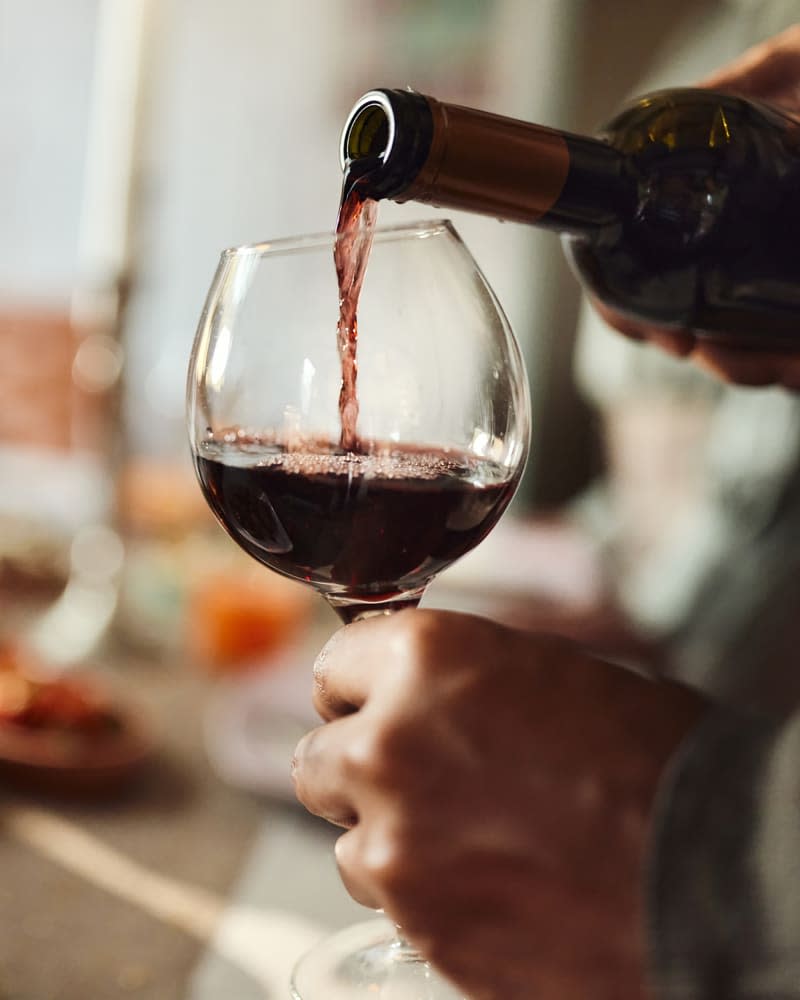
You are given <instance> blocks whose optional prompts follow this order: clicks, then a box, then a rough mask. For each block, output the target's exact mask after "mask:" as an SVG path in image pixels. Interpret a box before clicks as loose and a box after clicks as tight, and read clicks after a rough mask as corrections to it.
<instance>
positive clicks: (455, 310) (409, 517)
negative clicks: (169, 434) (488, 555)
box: [188, 221, 529, 621]
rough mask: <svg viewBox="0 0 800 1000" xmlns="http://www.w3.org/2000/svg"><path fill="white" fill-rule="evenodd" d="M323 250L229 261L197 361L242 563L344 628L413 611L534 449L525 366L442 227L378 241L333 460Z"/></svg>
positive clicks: (503, 503)
mask: <svg viewBox="0 0 800 1000" xmlns="http://www.w3.org/2000/svg"><path fill="white" fill-rule="evenodd" d="M337 239H342V237H341V236H340V237H337V236H335V235H332V234H321V235H315V236H304V237H297V238H291V239H286V240H277V241H275V242H270V243H262V244H255V245H251V246H245V247H239V248H236V249H233V250H228V251H225V252H224V253H223V254H222V257H221V259H220V264H219V267H218V269H217V273H216V275H215V278H214V281H213V283H212V287H211V290H210V293H209V296H208V300H207V303H206V307H205V310H204V312H203V316H202V318H201V322H200V325H199V329H198V334H197V337H196V340H195V346H194V350H193V353H192V359H191V363H190V372H189V386H188V419H189V433H190V438H191V445H192V451H193V455H194V458H195V465H196V469H197V473H198V477H199V480H200V483H201V485H202V488H203V491H204V493H205V496H206V499H207V500H208V503H209V505H210V506H211V508H212V510H213V511H214V513H215V514H216V516H217V518H218V519H219V520H220V522H221V523H222V524H223V526H224V527H225V529H226V530H227V531H228V533H229V534H230V535H231V536H232V537H233V538H234V539H235V541H236V542H237V543H238V544H239V545H241V546H242V547H243V548H244V549H245V550H246V551H247V552H248V553H249V554H250V555H251V556H253V557H254V558H255V559H257V560H259V561H260V562H262V563H263V564H264V565H266V566H269V567H270V568H271V569H274V570H276V571H277V572H279V573H282V574H284V575H286V576H289V577H292V578H294V579H296V580H301V581H304V582H306V583H307V584H309V585H311V586H312V587H314V588H315V589H316V590H318V591H319V592H320V593H322V594H323V595H324V596H325V597H326V599H327V600H328V601H329V603H330V604H331V605H332V606H333V607H334V608H335V609H336V610H337V611H338V613H339V614H340V616H341V617H342V618H343V619H344V620H346V621H347V620H351V619H353V618H354V617H358V616H361V615H363V614H365V613H368V612H369V611H376V610H386V609H393V608H397V607H401V606H404V605H408V604H414V603H416V602H417V601H418V600H419V597H420V596H421V594H422V592H423V591H424V589H425V587H426V585H427V584H428V583H429V582H430V581H431V580H432V579H433V577H434V576H435V575H436V574H437V573H439V572H440V571H441V570H443V569H445V568H446V567H447V566H449V565H450V564H451V563H452V562H453V561H454V560H456V559H457V558H458V557H459V556H461V555H463V554H464V553H465V552H467V551H468V550H470V549H471V548H473V547H474V546H475V545H476V544H477V543H478V542H479V541H480V540H481V539H482V538H483V537H485V535H486V534H487V533H488V532H489V531H490V530H491V528H492V527H493V525H494V524H495V523H496V522H497V520H498V518H499V517H500V515H501V514H502V512H503V511H504V510H505V508H506V507H507V505H508V503H509V501H510V500H511V497H512V496H513V493H514V490H515V489H516V486H517V483H518V481H519V477H520V475H521V472H522V468H523V465H524V461H525V457H526V453H527V447H528V427H529V404H528V396H527V381H526V378H525V374H524V368H523V364H522V360H521V357H520V354H519V350H518V348H517V345H516V342H515V340H514V338H513V336H512V334H511V331H510V328H509V325H508V323H507V321H506V319H505V316H504V315H503V312H502V310H501V308H500V307H499V305H498V303H497V300H496V298H495V296H494V294H493V293H492V291H491V289H490V288H489V286H488V284H487V282H486V280H485V279H484V277H483V275H482V274H481V272H480V270H479V269H478V267H477V265H476V264H475V261H474V260H473V258H472V256H471V255H470V253H469V252H468V250H467V249H466V247H465V246H464V244H463V243H462V241H461V240H460V238H459V237H458V235H457V234H456V232H455V230H454V229H453V227H452V226H451V224H450V223H449V222H446V221H429V222H422V223H417V224H412V225H405V226H397V227H386V228H377V229H375V230H374V233H373V235H372V249H371V254H370V257H369V264H368V267H367V271H366V277H365V279H364V283H363V288H362V290H361V296H360V301H359V305H358V327H359V335H358V341H357V382H356V395H357V401H358V415H357V421H356V431H357V436H356V439H355V444H354V446H353V447H350V448H345V447H342V443H341V442H342V436H341V416H340V409H339V397H340V390H341V386H342V363H341V359H340V356H339V353H338V350H337V337H336V323H335V320H336V315H337V304H338V300H339V298H338V297H339V291H338V286H337V278H336V272H335V269H334V265H333V251H334V248H335V246H336V240H337Z"/></svg>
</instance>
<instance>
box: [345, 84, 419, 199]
mask: <svg viewBox="0 0 800 1000" xmlns="http://www.w3.org/2000/svg"><path fill="white" fill-rule="evenodd" d="M430 102H431V98H427V97H424V96H423V95H422V94H417V93H415V92H414V91H413V90H370V91H368V92H367V93H366V94H364V96H363V97H361V98H359V99H358V100H357V101H356V103H355V105H354V106H353V109H352V111H351V112H350V114H349V115H348V116H347V121H346V122H345V125H344V129H343V130H342V138H341V142H340V144H339V155H340V159H341V167H342V170H343V171H344V173H345V176H346V179H347V183H349V184H351V185H352V184H353V183H360V184H361V186H362V190H363V191H364V192H365V194H366V195H367V196H368V197H370V198H376V199H377V198H395V199H396V200H404V198H403V196H404V192H406V191H407V189H408V188H409V185H411V184H412V183H413V182H414V180H415V179H416V177H417V175H418V174H419V172H420V170H421V168H422V165H423V164H424V163H425V161H426V159H427V157H428V153H429V151H430V148H431V142H432V140H433V116H432V112H431V104H430Z"/></svg>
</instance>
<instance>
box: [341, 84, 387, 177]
mask: <svg viewBox="0 0 800 1000" xmlns="http://www.w3.org/2000/svg"><path fill="white" fill-rule="evenodd" d="M394 139H395V117H394V109H393V108H392V103H391V101H390V100H389V97H388V95H387V94H386V93H385V92H384V91H382V90H370V91H369V92H368V93H366V94H364V96H363V97H361V98H360V99H359V100H358V101H357V102H356V103H355V105H354V106H353V109H352V111H351V112H350V114H349V115H348V117H347V121H346V122H345V126H344V129H343V130H342V138H341V142H340V160H341V166H342V169H343V170H344V169H345V168H346V167H347V165H348V164H350V163H352V162H353V161H354V160H363V159H371V160H375V159H380V160H383V161H384V162H385V161H386V159H387V157H388V156H389V154H390V153H391V151H392V147H393V146H394Z"/></svg>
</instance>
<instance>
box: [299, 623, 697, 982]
mask: <svg viewBox="0 0 800 1000" xmlns="http://www.w3.org/2000/svg"><path fill="white" fill-rule="evenodd" d="M315 680H316V684H315V703H316V706H317V709H318V711H319V712H320V713H321V715H322V717H323V718H324V719H325V720H326V722H327V724H326V725H324V726H322V727H320V728H319V729H317V730H315V731H313V732H312V733H310V734H309V735H308V736H307V737H305V738H304V740H303V741H302V742H301V744H300V745H299V746H298V749H297V756H296V769H295V782H296V787H297V794H298V797H299V798H300V800H301V802H303V803H304V805H306V807H307V808H308V809H310V810H311V811H312V812H314V813H316V814H318V815H321V816H324V817H325V818H327V819H329V820H331V821H332V822H334V823H337V824H339V825H341V826H343V827H346V828H348V830H347V832H346V833H344V834H343V835H342V836H341V837H340V839H339V841H338V844H337V860H338V863H339V867H340V870H341V873H342V876H343V878H344V881H345V884H346V885H347V887H348V889H349V890H350V892H351V893H352V895H353V896H354V897H355V898H356V899H357V900H359V901H360V902H362V903H364V904H365V905H368V906H374V907H383V908H384V909H385V910H386V912H387V913H388V914H389V915H390V916H391V917H392V918H393V919H395V920H396V921H397V922H398V923H399V924H400V926H401V927H402V928H403V931H404V934H405V935H407V936H408V938H409V939H410V940H411V941H412V943H414V944H415V945H417V946H418V947H419V948H420V949H421V951H422V952H423V954H424V955H425V956H426V957H428V958H430V959H431V960H432V961H433V962H434V964H436V965H438V966H439V967H440V969H441V970H442V971H443V972H444V973H445V974H446V975H448V976H449V977H450V978H451V979H453V980H454V981H455V982H456V983H457V984H458V985H459V986H460V987H461V988H462V989H463V990H464V991H465V993H466V994H467V995H468V996H469V997H470V998H471V1000H499V998H502V1000H523V998H524V1000H530V998H531V997H553V998H559V1000H584V998H585V997H587V996H591V997H593V998H594V1000H618V998H619V997H621V996H624V997H625V998H626V1000H638V998H641V997H643V996H644V995H645V987H644V978H645V977H644V972H643V970H644V965H645V962H644V941H643V938H644V922H643V916H642V913H641V908H642V899H641V894H642V886H641V874H642V872H641V866H642V858H643V853H644V847H645V840H646V836H647V829H648V820H649V814H650V810H651V806H652V803H653V798H654V795H655V789H656V785H657V783H658V780H659V777H660V774H661V772H662V769H663V767H664V765H665V763H666V761H667V760H668V759H669V757H670V756H671V754H672V752H673V750H674V749H675V747H676V746H677V744H678V743H679V741H680V740H681V738H682V736H683V735H684V734H685V732H686V731H687V729H689V728H690V727H691V726H692V725H693V724H694V722H695V721H696V719H697V717H698V715H699V713H700V712H702V711H703V703H702V701H701V699H699V698H698V697H696V696H695V695H693V694H691V693H689V692H688V691H686V690H684V689H683V688H680V687H678V686H676V685H672V684H665V683H656V682H653V681H650V680H647V679H644V678H642V677H640V676H638V675H636V674H634V673H631V672H629V671H627V670H623V669H620V668H617V667H612V666H609V665H607V664H605V663H602V662H599V661H597V660H594V659H592V658H590V657H589V656H587V655H586V654H585V653H583V652H582V651H581V650H580V648H579V647H578V646H577V645H575V644H573V643H571V642H567V641H565V640H563V639H560V638H553V637H546V636H543V635H531V634H528V633H522V632H517V631H514V630H511V629H507V628H504V627H502V626H499V625H497V624H495V623H493V622H489V621H487V620H484V619H480V618H474V617H471V616H466V615H459V614H453V613H447V612H436V611H413V612H405V611H404V612H399V613H398V614H396V615H393V616H388V617H376V618H372V619H368V620H366V621H363V622H359V623H357V624H355V625H350V626H347V627H346V628H344V629H342V630H340V631H339V632H338V633H337V634H336V636H335V637H334V638H333V639H332V640H331V642H330V643H329V645H328V646H327V647H326V648H325V649H324V650H323V652H322V653H321V655H320V658H319V660H318V662H317V666H316V670H315Z"/></svg>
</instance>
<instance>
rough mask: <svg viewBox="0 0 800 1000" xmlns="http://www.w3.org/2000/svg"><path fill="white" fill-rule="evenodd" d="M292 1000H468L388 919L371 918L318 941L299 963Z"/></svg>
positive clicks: (294, 977)
mask: <svg viewBox="0 0 800 1000" xmlns="http://www.w3.org/2000/svg"><path fill="white" fill-rule="evenodd" d="M291 996H292V1000H358V998H359V997H364V998H367V997H369V998H370V1000H466V998H465V997H464V995H463V994H462V993H461V992H460V991H459V990H457V989H456V987H455V986H452V985H451V984H450V983H448V982H447V981H446V980H445V979H443V978H442V977H441V976H440V975H439V974H438V973H437V972H436V971H434V970H433V969H432V968H431V967H430V966H429V965H428V963H427V962H425V961H423V960H422V959H421V958H420V957H419V956H418V955H417V954H416V953H415V952H414V951H413V950H412V949H411V948H409V947H408V945H406V944H404V943H403V942H402V941H400V940H399V939H398V937H397V928H396V927H395V926H394V924H392V923H391V922H390V921H389V920H384V919H377V920H368V921H366V922H365V923H361V924H356V925H354V926H353V927H348V928H346V929H345V930H343V931H339V932H338V933H337V934H333V935H332V936H331V937H328V938H326V939H325V940H324V941H322V942H321V943H320V944H318V945H317V946H316V947H315V948H314V949H313V950H312V951H311V952H309V953H308V954H307V955H305V956H304V957H303V958H301V959H300V961H299V962H298V963H297V965H296V966H295V970H294V973H293V974H292V982H291Z"/></svg>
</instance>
